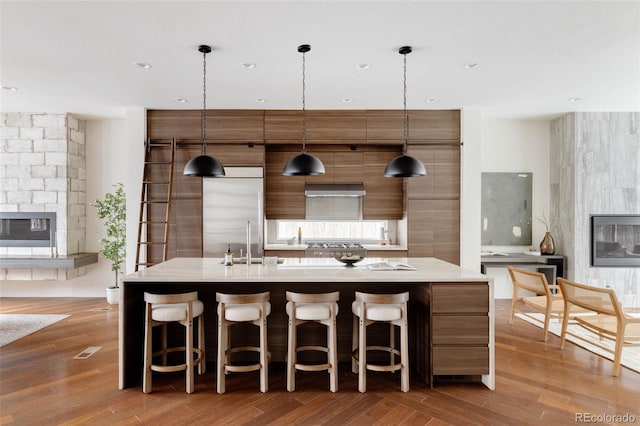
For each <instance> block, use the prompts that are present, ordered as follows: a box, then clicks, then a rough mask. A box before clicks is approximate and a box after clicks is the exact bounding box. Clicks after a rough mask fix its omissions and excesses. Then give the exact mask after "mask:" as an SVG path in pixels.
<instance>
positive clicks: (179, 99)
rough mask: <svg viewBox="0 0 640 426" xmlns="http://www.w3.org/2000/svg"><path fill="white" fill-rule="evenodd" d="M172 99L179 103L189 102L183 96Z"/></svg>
mask: <svg viewBox="0 0 640 426" xmlns="http://www.w3.org/2000/svg"><path fill="white" fill-rule="evenodd" d="M174 101H176V102H180V103H181V104H186V103H187V102H189V100H187V99H185V98H175V99H174Z"/></svg>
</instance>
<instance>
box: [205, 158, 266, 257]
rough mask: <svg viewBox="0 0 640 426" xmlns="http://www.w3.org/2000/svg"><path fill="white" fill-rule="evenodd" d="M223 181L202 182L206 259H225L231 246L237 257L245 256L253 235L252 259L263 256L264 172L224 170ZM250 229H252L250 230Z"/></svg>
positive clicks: (253, 169) (238, 168) (230, 168)
mask: <svg viewBox="0 0 640 426" xmlns="http://www.w3.org/2000/svg"><path fill="white" fill-rule="evenodd" d="M225 174H226V176H225V177H223V178H204V179H202V210H203V211H202V220H203V224H202V225H203V226H202V229H203V234H204V235H203V253H204V257H220V258H221V257H223V256H224V252H225V250H226V249H227V245H228V244H231V249H232V250H233V256H234V258H239V257H241V251H242V256H246V250H247V237H248V236H250V239H251V241H250V244H251V256H252V257H253V258H254V259H255V258H257V257H261V256H262V248H263V244H262V241H263V240H262V238H263V224H264V215H263V191H264V187H263V169H262V167H225ZM248 228H249V229H248Z"/></svg>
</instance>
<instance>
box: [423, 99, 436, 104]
mask: <svg viewBox="0 0 640 426" xmlns="http://www.w3.org/2000/svg"><path fill="white" fill-rule="evenodd" d="M424 101H425V102H426V103H428V104H432V103H434V102H438V101H440V98H429V99H425V100H424Z"/></svg>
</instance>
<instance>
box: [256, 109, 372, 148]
mask: <svg viewBox="0 0 640 426" xmlns="http://www.w3.org/2000/svg"><path fill="white" fill-rule="evenodd" d="M306 129H307V141H308V142H312V143H331V144H335V143H354V142H356V141H360V142H364V141H365V140H366V139H367V132H366V115H365V111H361V110H360V111H348V110H346V111H345V110H331V111H324V110H311V111H307V127H306ZM264 138H265V140H266V143H267V144H270V143H277V144H289V143H295V144H297V143H301V141H302V111H276V110H274V111H265V116H264Z"/></svg>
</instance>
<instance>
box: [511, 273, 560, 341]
mask: <svg viewBox="0 0 640 426" xmlns="http://www.w3.org/2000/svg"><path fill="white" fill-rule="evenodd" d="M507 269H508V270H509V276H510V277H511V282H512V283H513V298H512V302H511V319H510V321H509V324H513V318H514V317H515V314H516V310H517V305H518V301H519V300H521V301H522V302H524V304H525V305H526V306H527V307H529V308H531V309H533V310H535V311H538V312H542V313H543V314H544V328H543V330H544V339H543V340H544V341H545V342H546V341H547V335H548V332H549V321H550V319H551V317H556V318H558V320H560V318H561V316H562V314H563V313H564V301H563V300H562V294H560V293H559V292H557V290H558V286H557V285H549V284H548V283H547V277H546V276H545V275H544V274H543V273H542V272H534V271H529V270H526V269H519V268H515V267H513V266H507ZM520 290H528V291H531V292H533V293H535V294H536V295H535V296H520V294H519V293H520ZM554 290H555V291H556V293H553V291H554ZM521 313H522V314H524V315H527V312H522V311H521Z"/></svg>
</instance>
